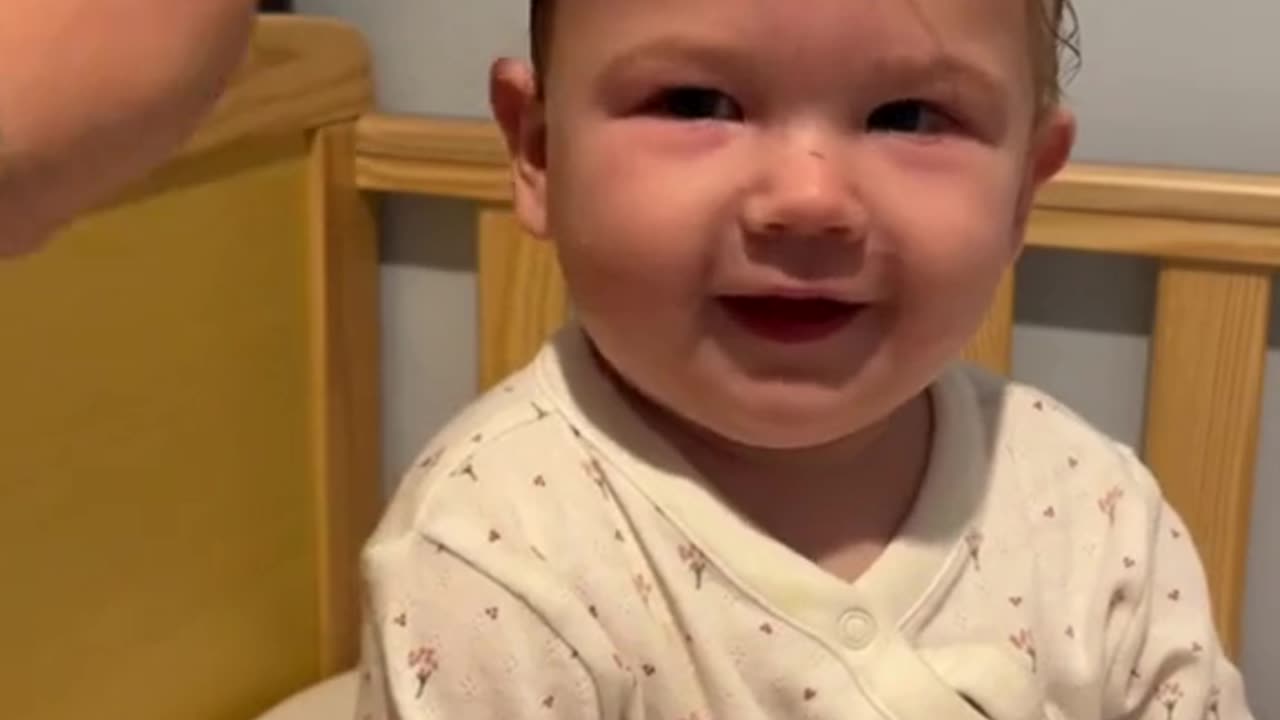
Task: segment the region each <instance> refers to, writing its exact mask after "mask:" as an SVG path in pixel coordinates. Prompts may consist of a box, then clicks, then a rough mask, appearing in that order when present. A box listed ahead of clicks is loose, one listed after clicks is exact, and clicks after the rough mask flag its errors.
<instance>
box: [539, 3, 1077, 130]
mask: <svg viewBox="0 0 1280 720" xmlns="http://www.w3.org/2000/svg"><path fill="white" fill-rule="evenodd" d="M1029 2H1031V4H1032V5H1033V6H1034V11H1035V16H1034V18H1033V22H1032V28H1031V35H1032V37H1031V42H1032V57H1033V60H1034V71H1035V80H1036V87H1037V88H1039V92H1040V106H1041V107H1042V108H1045V107H1053V106H1054V105H1057V104H1058V102H1059V100H1060V99H1061V97H1062V83H1063V79H1064V75H1065V74H1067V73H1064V69H1069V70H1072V71H1074V70H1075V69H1076V67H1077V66H1078V64H1079V61H1080V45H1079V29H1080V28H1079V24H1078V22H1077V18H1076V11H1075V6H1074V5H1073V4H1072V0H1029ZM554 13H555V0H530V7H529V15H530V22H529V28H530V35H531V42H530V45H531V47H532V49H533V66H534V69H535V71H536V73H537V76H538V89H539V92H541V90H542V88H543V86H544V85H545V81H546V71H547V59H548V54H549V53H550V51H551V27H552V17H553V15H554ZM1064 56H1065V58H1066V60H1067V62H1066V64H1065V65H1064V63H1063V60H1064Z"/></svg>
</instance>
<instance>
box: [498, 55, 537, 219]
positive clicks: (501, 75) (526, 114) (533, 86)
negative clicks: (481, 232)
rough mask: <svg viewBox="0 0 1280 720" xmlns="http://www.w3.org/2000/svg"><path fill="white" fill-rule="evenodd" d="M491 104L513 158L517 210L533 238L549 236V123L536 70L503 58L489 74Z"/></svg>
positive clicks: (514, 192) (514, 195) (515, 206)
mask: <svg viewBox="0 0 1280 720" xmlns="http://www.w3.org/2000/svg"><path fill="white" fill-rule="evenodd" d="M489 103H490V105H491V106H492V108H493V116H494V119H495V120H496V121H497V122H498V126H499V127H500V128H501V129H502V134H503V136H504V138H505V139H506V143H507V152H508V153H509V154H510V156H511V170H512V182H513V198H512V199H513V206H514V208H515V212H516V215H517V217H519V218H520V222H521V223H522V224H523V225H524V228H525V230H526V231H528V232H529V233H530V234H532V235H535V236H538V237H544V236H546V234H547V192H546V178H547V123H546V115H545V108H544V105H543V102H542V99H541V98H540V97H539V94H538V84H537V79H536V77H535V75H534V71H533V67H532V66H531V65H530V64H529V63H528V62H525V61H522V60H514V59H509V58H503V59H499V60H496V61H495V62H494V63H493V67H492V68H491V69H490V71H489Z"/></svg>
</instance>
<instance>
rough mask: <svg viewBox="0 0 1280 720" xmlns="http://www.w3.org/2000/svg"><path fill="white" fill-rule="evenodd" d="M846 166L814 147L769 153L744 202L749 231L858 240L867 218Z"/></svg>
mask: <svg viewBox="0 0 1280 720" xmlns="http://www.w3.org/2000/svg"><path fill="white" fill-rule="evenodd" d="M846 170H847V169H846V168H842V167H840V165H839V163H838V162H836V161H835V160H833V158H832V157H830V153H829V152H828V151H824V150H821V149H819V148H815V147H803V148H792V149H788V150H787V151H785V152H780V153H776V154H770V156H769V157H767V158H765V159H764V160H763V161H762V163H761V169H760V176H759V177H758V178H757V179H756V182H755V184H754V187H753V188H752V190H751V192H750V193H749V195H748V196H747V198H746V201H745V202H744V203H743V208H742V225H743V229H744V230H745V231H746V233H747V234H748V235H750V236H756V237H778V238H785V237H794V238H818V237H821V238H828V239H838V240H850V241H857V240H860V239H861V237H862V235H863V231H864V227H863V226H864V225H865V223H866V220H865V210H864V208H863V207H862V205H861V203H860V202H859V199H858V197H857V193H856V192H855V189H854V186H853V183H852V182H850V180H849V179H848V177H847V171H846Z"/></svg>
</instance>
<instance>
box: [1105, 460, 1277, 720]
mask: <svg viewBox="0 0 1280 720" xmlns="http://www.w3.org/2000/svg"><path fill="white" fill-rule="evenodd" d="M1132 463H1133V465H1134V467H1135V468H1136V469H1135V470H1134V474H1135V475H1136V476H1137V478H1138V479H1139V480H1140V481H1141V482H1142V483H1143V484H1144V485H1145V486H1146V489H1147V490H1148V491H1149V492H1148V497H1149V498H1150V501H1149V507H1150V508H1151V510H1150V511H1149V512H1148V513H1146V518H1147V519H1146V520H1145V522H1146V524H1147V528H1146V532H1145V533H1144V535H1145V537H1146V540H1145V545H1146V547H1145V548H1142V549H1141V550H1140V551H1138V552H1136V553H1135V554H1134V557H1136V558H1139V560H1137V561H1135V560H1133V559H1131V558H1126V559H1125V561H1126V563H1133V562H1145V568H1144V569H1142V572H1141V573H1139V575H1138V577H1140V578H1141V580H1139V581H1138V582H1137V583H1135V584H1134V586H1133V588H1132V590H1131V592H1134V593H1135V594H1136V597H1134V598H1132V606H1131V607H1132V615H1131V617H1130V618H1129V620H1128V622H1127V624H1126V626H1124V627H1122V628H1121V629H1122V630H1123V631H1124V634H1123V636H1122V637H1121V638H1120V639H1119V641H1118V642H1117V643H1116V645H1115V648H1116V652H1115V654H1114V656H1113V657H1112V661H1111V668H1110V674H1109V677H1108V682H1107V701H1106V707H1105V709H1104V710H1105V711H1104V715H1103V716H1104V717H1105V718H1107V719H1108V720H1121V719H1122V718H1123V720H1130V719H1132V720H1252V718H1253V715H1252V713H1251V712H1250V710H1249V708H1248V703H1247V701H1246V699H1245V691H1244V683H1243V680H1242V677H1241V674H1240V672H1239V670H1238V669H1237V668H1236V667H1235V665H1234V664H1233V663H1232V662H1231V660H1230V659H1229V658H1228V657H1227V656H1226V654H1225V653H1224V651H1223V649H1222V646H1221V642H1220V640H1219V637H1218V634H1217V630H1216V629H1215V627H1214V618H1213V612H1212V604H1211V601H1210V597H1209V588H1208V582H1207V580H1206V575H1205V570H1204V566H1203V564H1202V562H1201V559H1200V556H1199V554H1198V552H1197V550H1196V546H1195V542H1194V540H1193V539H1192V537H1191V535H1190V533H1189V532H1188V530H1187V528H1186V525H1185V524H1183V522H1182V519H1181V518H1180V517H1179V514H1178V513H1177V511H1176V510H1174V508H1173V507H1171V506H1170V505H1169V504H1168V502H1167V501H1166V500H1164V498H1163V497H1162V496H1161V495H1160V491H1159V488H1158V486H1157V485H1156V482H1155V480H1154V478H1152V477H1151V476H1150V473H1149V471H1148V470H1146V468H1145V467H1143V466H1141V464H1140V463H1139V462H1138V461H1137V460H1136V458H1135V459H1133V460H1132ZM1119 601H1120V602H1121V603H1126V604H1127V602H1126V601H1125V599H1124V598H1119Z"/></svg>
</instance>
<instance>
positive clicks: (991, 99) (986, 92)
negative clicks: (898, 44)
mask: <svg viewBox="0 0 1280 720" xmlns="http://www.w3.org/2000/svg"><path fill="white" fill-rule="evenodd" d="M871 72H873V73H874V76H875V77H881V78H887V79H889V80H891V81H893V82H902V83H910V84H918V85H926V86H940V87H946V88H953V89H954V90H955V91H957V92H959V93H960V94H961V95H964V96H965V97H969V98H972V99H974V100H976V101H978V102H981V103H988V104H990V108H989V109H991V110H1003V109H1004V107H1005V106H1006V104H1007V103H1008V89H1007V88H1006V86H1005V83H1004V82H1002V81H1001V79H1000V77H999V75H997V74H996V73H994V72H992V71H991V70H988V69H987V68H985V67H983V66H982V65H980V64H978V63H975V62H971V61H969V60H966V59H964V58H962V57H959V56H957V55H952V54H947V53H941V52H939V53H934V54H930V55H929V56H927V57H907V56H881V57H877V58H874V59H873V60H872V62H871Z"/></svg>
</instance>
